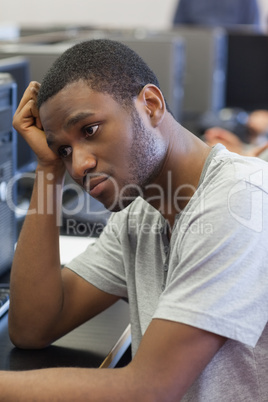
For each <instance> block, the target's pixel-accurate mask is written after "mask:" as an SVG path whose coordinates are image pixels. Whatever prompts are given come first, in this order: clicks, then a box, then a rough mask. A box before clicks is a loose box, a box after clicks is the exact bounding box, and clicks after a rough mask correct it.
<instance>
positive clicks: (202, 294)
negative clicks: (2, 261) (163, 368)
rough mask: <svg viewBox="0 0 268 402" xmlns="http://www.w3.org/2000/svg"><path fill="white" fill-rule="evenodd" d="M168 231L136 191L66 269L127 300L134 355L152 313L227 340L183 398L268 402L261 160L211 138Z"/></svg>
mask: <svg viewBox="0 0 268 402" xmlns="http://www.w3.org/2000/svg"><path fill="white" fill-rule="evenodd" d="M177 195H178V196H179V192H178V193H177ZM166 228H167V225H166V222H165V220H164V218H163V216H162V215H161V214H160V213H159V212H158V211H156V210H155V209H154V208H153V207H151V206H150V205H149V204H148V203H147V202H145V201H144V200H142V199H141V198H138V199H136V200H135V201H134V202H133V203H132V204H131V205H130V206H129V207H127V208H126V209H125V210H123V211H121V212H118V213H116V214H113V215H112V217H111V219H110V221H109V223H108V225H107V226H106V228H105V230H104V232H103V233H102V235H101V236H100V238H99V239H98V241H97V242H96V243H95V244H94V245H90V246H89V247H88V249H87V250H86V251H85V252H84V253H83V254H82V255H80V256H79V257H77V258H76V259H75V260H74V261H72V262H71V263H70V264H69V265H68V266H69V267H70V268H71V269H72V270H74V271H75V272H77V273H78V274H79V275H81V276H82V277H83V278H85V279H86V280H87V281H89V282H91V283H93V284H94V285H95V286H97V287H99V288H100V289H102V290H104V291H106V292H109V293H112V294H117V295H119V296H121V297H124V298H128V300H129V305H130V317H131V328H132V347H133V353H135V352H136V350H137V348H138V345H139V342H140V340H141V337H142V335H143V334H144V332H145V330H146V328H147V327H148V325H149V323H150V321H151V320H152V319H153V318H160V319H161V318H162V319H168V320H173V321H177V322H182V323H185V324H188V325H192V326H195V327H198V328H202V329H204V330H207V331H210V332H213V333H217V334H219V335H222V336H225V337H227V338H228V340H227V342H226V343H225V345H224V346H223V347H222V348H221V350H220V351H219V352H218V353H217V354H216V355H215V356H214V358H213V359H212V361H211V362H210V363H209V364H208V366H207V367H206V369H205V370H204V371H203V373H202V374H201V376H200V377H199V378H198V379H197V380H196V381H195V383H194V384H193V385H192V387H191V388H190V389H189V390H188V392H187V393H186V395H185V396H184V398H183V402H186V401H202V402H210V401H211V402H212V401H213V402H219V401H228V402H229V401H234V402H240V401H241V402H242V401H243V402H244V401H245V402H252V401H254V402H255V401H262V402H264V401H268V397H267V396H268V381H267V378H268V326H267V316H268V297H267V292H268V275H267V260H268V258H267V257H268V249H267V238H268V237H267V234H268V165H267V163H266V162H263V161H261V160H259V159H258V158H245V157H241V156H238V155H236V154H232V153H230V152H228V151H227V150H226V149H225V148H224V147H223V146H221V145H217V146H216V147H214V148H213V150H212V151H211V153H210V155H209V157H208V159H207V161H206V164H205V166H204V169H203V172H202V176H201V178H200V183H199V186H198V188H197V190H196V192H195V194H194V196H193V197H192V198H191V199H190V201H189V202H188V204H187V206H186V208H185V209H184V210H183V211H182V212H181V213H179V214H178V215H177V220H176V224H175V226H174V228H173V232H172V236H171V239H170V242H169V241H168V239H167V236H166Z"/></svg>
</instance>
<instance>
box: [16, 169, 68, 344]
mask: <svg viewBox="0 0 268 402" xmlns="http://www.w3.org/2000/svg"><path fill="white" fill-rule="evenodd" d="M63 177H64V170H63V169H62V168H60V169H56V168H55V169H52V168H49V167H47V168H42V169H41V168H38V169H37V171H36V180H35V184H34V189H33V194H32V198H31V203H30V207H29V211H28V214H27V216H26V219H25V222H24V225H23V228H22V230H21V234H20V237H19V240H18V244H17V248H16V252H15V256H14V261H13V265H12V270H11V280H10V291H11V300H10V313H9V323H10V334H11V338H14V339H16V338H17V337H16V335H17V334H20V336H21V337H22V338H23V334H24V329H26V330H27V328H28V329H30V331H29V332H31V334H32V336H33V337H34V338H35V339H38V336H39V334H38V332H40V333H42V332H43V330H44V328H48V327H49V325H53V321H54V320H55V318H56V316H57V314H58V312H59V309H60V308H61V303H62V282H61V272H60V256H59V216H60V213H59V212H60V207H61V189H62V181H63ZM31 334H30V333H29V336H31ZM27 336H28V335H27Z"/></svg>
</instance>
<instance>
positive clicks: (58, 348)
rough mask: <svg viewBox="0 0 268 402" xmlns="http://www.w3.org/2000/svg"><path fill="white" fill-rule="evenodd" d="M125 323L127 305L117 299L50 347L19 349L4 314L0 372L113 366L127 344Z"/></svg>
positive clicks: (128, 339)
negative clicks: (10, 337) (10, 334)
mask: <svg viewBox="0 0 268 402" xmlns="http://www.w3.org/2000/svg"><path fill="white" fill-rule="evenodd" d="M128 323H129V310H128V304H127V303H126V302H124V301H122V300H119V301H118V302H116V303H115V304H114V305H113V306H111V307H110V308H108V309H107V310H105V311H104V312H103V313H101V314H99V315H98V316H97V317H94V318H93V319H92V320H90V321H88V322H87V323H85V324H83V325H81V326H80V327H78V328H76V329H75V330H73V331H72V332H70V333H69V334H67V335H65V336H64V337H62V338H61V339H59V340H58V341H56V342H54V343H53V344H52V345H51V346H49V347H47V348H45V349H42V350H21V349H18V348H15V347H14V346H13V344H12V343H11V341H10V339H9V336H8V315H7V314H5V315H4V316H3V317H2V318H1V319H0V370H30V369H39V368H48V367H93V368H97V367H100V366H101V367H115V365H116V364H117V362H118V360H119V359H120V357H121V356H122V355H123V354H124V352H125V351H126V350H127V349H128V347H129V345H130V341H131V337H130V327H129V326H128ZM122 335H123V336H122ZM118 340H119V342H118Z"/></svg>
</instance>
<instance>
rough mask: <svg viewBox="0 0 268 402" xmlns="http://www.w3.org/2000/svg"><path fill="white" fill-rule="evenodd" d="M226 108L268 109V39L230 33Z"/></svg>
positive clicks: (264, 36) (248, 34) (255, 35)
mask: <svg viewBox="0 0 268 402" xmlns="http://www.w3.org/2000/svg"><path fill="white" fill-rule="evenodd" d="M225 107H228V108H242V109H244V110H245V111H248V112H251V111H253V110H256V109H268V36H267V35H264V34H260V33H259V34H258V33H247V32H230V33H229V34H228V54H227V68H226V93H225Z"/></svg>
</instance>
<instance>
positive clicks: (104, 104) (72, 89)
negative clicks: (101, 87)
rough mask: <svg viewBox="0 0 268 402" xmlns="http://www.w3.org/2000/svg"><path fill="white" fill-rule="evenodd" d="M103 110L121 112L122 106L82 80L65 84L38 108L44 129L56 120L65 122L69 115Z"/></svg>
mask: <svg viewBox="0 0 268 402" xmlns="http://www.w3.org/2000/svg"><path fill="white" fill-rule="evenodd" d="M103 112H106V113H110V114H118V113H119V112H120V113H121V112H122V106H121V105H120V104H119V103H118V102H117V101H115V100H114V98H113V97H112V96H111V95H109V94H107V93H103V92H98V91H95V90H93V89H92V88H91V87H90V86H89V85H87V83H86V82H84V81H77V82H74V83H71V84H69V85H67V86H66V87H64V88H63V89H62V90H61V91H59V92H58V93H57V94H56V95H54V96H53V97H51V98H49V99H48V100H47V101H46V102H44V103H43V104H42V105H41V107H40V110H39V114H40V119H41V122H42V125H43V127H44V128H45V129H46V128H48V126H50V125H51V124H53V125H54V124H55V122H56V121H58V122H59V121H60V122H61V124H65V123H64V122H66V120H67V119H69V118H70V117H71V116H73V117H74V116H76V115H80V117H81V116H82V115H85V116H86V115H94V114H99V113H103Z"/></svg>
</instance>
